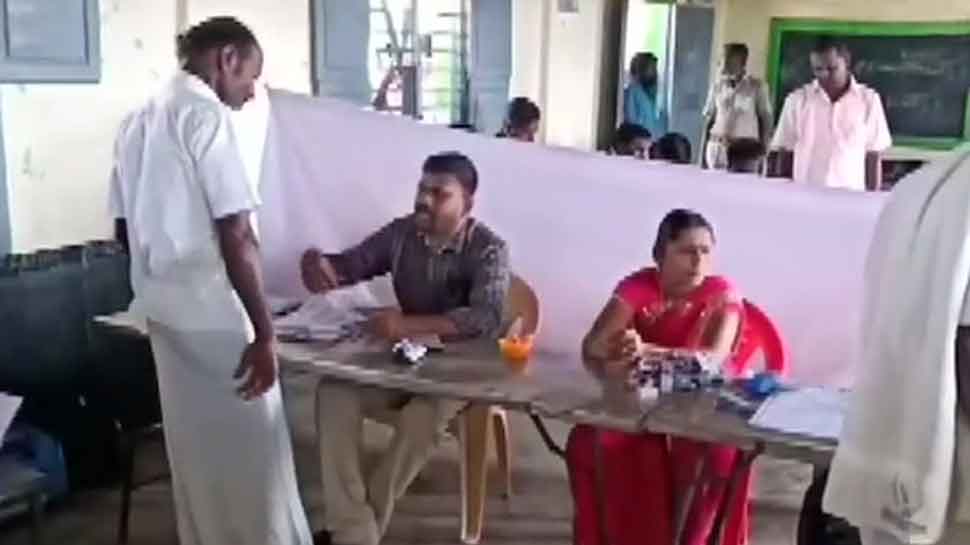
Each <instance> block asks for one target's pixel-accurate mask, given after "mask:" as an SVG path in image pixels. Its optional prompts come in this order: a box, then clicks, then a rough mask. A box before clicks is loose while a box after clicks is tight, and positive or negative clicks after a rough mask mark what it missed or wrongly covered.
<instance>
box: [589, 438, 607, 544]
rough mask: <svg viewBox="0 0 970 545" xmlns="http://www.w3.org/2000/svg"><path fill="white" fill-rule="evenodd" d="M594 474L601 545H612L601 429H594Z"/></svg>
mask: <svg viewBox="0 0 970 545" xmlns="http://www.w3.org/2000/svg"><path fill="white" fill-rule="evenodd" d="M593 472H594V480H595V488H596V511H597V513H596V515H597V517H596V519H597V521H598V522H599V534H600V543H601V544H602V545H610V533H609V530H608V529H607V526H606V472H605V470H604V469H603V443H602V436H601V435H600V430H599V428H594V434H593Z"/></svg>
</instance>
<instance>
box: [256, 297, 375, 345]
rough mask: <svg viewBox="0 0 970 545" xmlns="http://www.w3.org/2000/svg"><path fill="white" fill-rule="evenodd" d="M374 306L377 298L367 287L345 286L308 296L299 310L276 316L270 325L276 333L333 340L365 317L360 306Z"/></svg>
mask: <svg viewBox="0 0 970 545" xmlns="http://www.w3.org/2000/svg"><path fill="white" fill-rule="evenodd" d="M376 306H377V300H376V299H375V298H374V296H373V295H371V293H370V292H369V291H368V290H367V289H366V288H364V287H361V286H355V287H351V288H344V289H339V290H335V291H332V292H330V293H327V294H325V295H312V296H310V297H309V298H308V299H307V300H306V301H304V302H303V305H302V306H301V307H300V308H299V310H296V311H295V312H293V313H291V314H288V315H286V316H283V317H281V318H277V319H276V320H274V322H273V325H274V327H275V328H276V332H277V334H279V335H284V336H297V337H301V338H306V339H315V340H334V339H338V338H342V337H343V336H345V335H346V334H347V333H348V328H349V327H353V326H354V324H359V323H360V322H362V321H364V320H365V319H366V316H365V315H364V313H363V312H362V311H361V309H367V308H374V307H376Z"/></svg>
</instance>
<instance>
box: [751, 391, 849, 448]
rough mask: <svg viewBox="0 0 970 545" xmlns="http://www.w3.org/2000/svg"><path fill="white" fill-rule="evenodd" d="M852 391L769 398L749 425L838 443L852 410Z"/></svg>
mask: <svg viewBox="0 0 970 545" xmlns="http://www.w3.org/2000/svg"><path fill="white" fill-rule="evenodd" d="M849 395H850V392H849V391H848V390H838V389H834V388H823V387H810V388H798V389H795V390H789V391H784V392H780V393H777V394H775V395H773V396H771V397H769V398H768V399H767V400H766V401H765V402H764V403H762V404H761V407H760V408H759V409H758V411H757V412H755V414H754V416H752V417H751V420H750V421H749V422H750V424H751V425H752V426H754V427H756V428H762V429H769V430H774V431H780V432H782V433H790V434H796V435H807V436H811V437H817V438H821V439H838V438H839V435H840V434H841V433H842V423H843V422H844V420H845V414H846V411H847V410H848V407H849Z"/></svg>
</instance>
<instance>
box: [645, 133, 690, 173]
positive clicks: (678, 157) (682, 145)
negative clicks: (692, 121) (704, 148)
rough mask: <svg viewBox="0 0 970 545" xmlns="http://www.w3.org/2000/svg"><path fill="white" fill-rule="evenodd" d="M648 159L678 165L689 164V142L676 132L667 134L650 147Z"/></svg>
mask: <svg viewBox="0 0 970 545" xmlns="http://www.w3.org/2000/svg"><path fill="white" fill-rule="evenodd" d="M650 158H651V159H653V160H655V161H667V162H669V163H675V164H678V165H687V164H690V158H691V149H690V140H688V139H687V137H686V136H684V135H682V134H680V133H678V132H671V133H667V134H665V135H663V136H662V137H661V138H660V139H659V140H657V141H655V142H654V143H653V145H652V146H650Z"/></svg>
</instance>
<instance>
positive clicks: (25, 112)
mask: <svg viewBox="0 0 970 545" xmlns="http://www.w3.org/2000/svg"><path fill="white" fill-rule="evenodd" d="M101 11H102V18H101V47H102V51H101V54H102V59H103V64H102V78H101V82H100V83H98V84H72V85H62V84H36V85H35V84H27V85H0V100H2V106H0V111H2V113H3V116H2V117H3V123H2V130H3V140H4V147H5V155H6V177H7V183H8V186H9V197H10V199H9V207H10V218H11V224H12V225H11V227H12V247H13V250H14V251H16V252H26V251H31V250H33V249H36V248H42V247H53V246H59V245H63V244H71V243H76V242H81V241H84V240H89V239H93V238H101V237H105V236H108V235H109V234H110V231H111V229H110V220H109V218H108V217H107V197H106V195H107V191H108V173H109V170H110V166H111V150H112V144H113V142H114V136H115V131H116V129H117V127H118V124H119V123H120V122H121V119H122V117H123V116H124V114H125V113H127V112H128V111H130V110H131V109H133V108H135V107H137V106H138V105H139V104H141V103H142V102H144V101H145V100H146V99H147V98H148V97H149V96H151V95H152V94H153V93H154V92H156V91H157V90H158V88H159V87H160V86H161V85H162V84H163V83H164V82H165V81H167V79H168V78H169V77H170V76H171V74H172V73H173V71H174V70H175V68H176V67H175V59H174V53H175V40H174V38H175V34H176V31H177V29H179V24H178V21H177V14H178V13H180V12H181V13H184V15H185V17H186V20H187V22H188V23H195V22H197V21H199V20H201V19H203V18H205V17H208V16H211V15H217V14H219V15H234V16H237V17H239V18H240V19H241V20H243V21H244V22H245V23H247V24H248V25H250V26H251V27H252V29H253V31H254V32H255V33H256V35H257V37H258V38H259V39H260V41H261V43H262V45H263V48H264V50H265V52H266V61H265V66H264V80H265V81H266V82H267V83H269V84H271V85H273V86H277V87H284V88H289V89H294V90H297V91H303V92H307V91H309V90H310V68H309V59H310V38H309V36H310V30H309V7H308V3H307V0H277V1H275V2H265V1H262V0H123V1H121V0H103V1H102V2H101ZM179 30H184V29H179Z"/></svg>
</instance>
